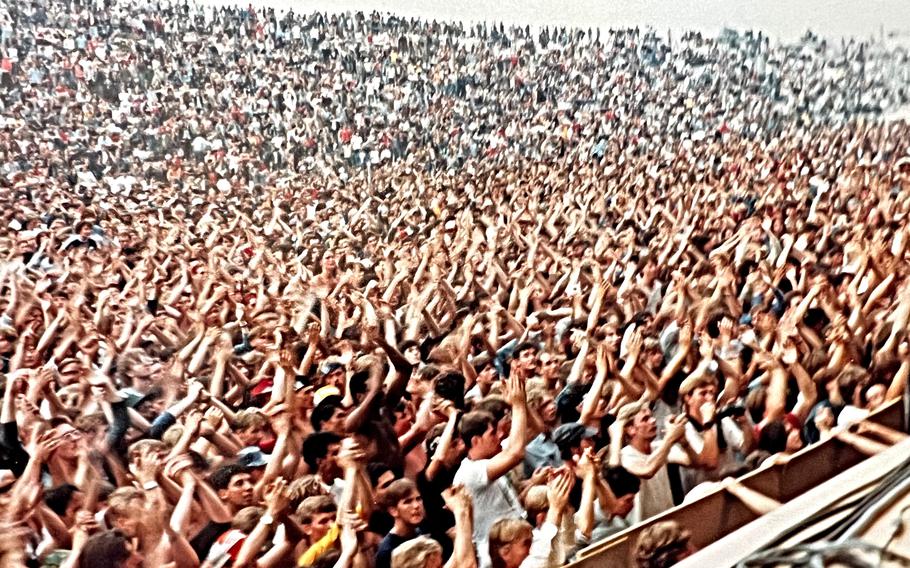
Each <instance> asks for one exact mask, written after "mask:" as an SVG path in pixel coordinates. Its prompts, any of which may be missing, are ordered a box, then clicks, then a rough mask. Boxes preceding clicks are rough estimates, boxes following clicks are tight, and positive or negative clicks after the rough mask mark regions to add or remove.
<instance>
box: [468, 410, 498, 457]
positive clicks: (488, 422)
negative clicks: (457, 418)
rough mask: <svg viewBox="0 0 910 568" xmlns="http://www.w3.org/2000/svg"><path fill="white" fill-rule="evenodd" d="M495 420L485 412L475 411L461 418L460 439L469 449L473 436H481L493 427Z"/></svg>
mask: <svg viewBox="0 0 910 568" xmlns="http://www.w3.org/2000/svg"><path fill="white" fill-rule="evenodd" d="M495 424H496V419H495V418H494V417H493V415H492V414H490V413H489V412H487V411H484V410H475V411H473V412H468V413H467V414H465V415H464V416H462V417H461V439H462V440H463V441H464V444H465V446H467V447H468V449H470V448H471V439H472V438H474V436H483V435H484V434H485V433H486V432H487V430H489V429H490V428H492V427H494V426H495Z"/></svg>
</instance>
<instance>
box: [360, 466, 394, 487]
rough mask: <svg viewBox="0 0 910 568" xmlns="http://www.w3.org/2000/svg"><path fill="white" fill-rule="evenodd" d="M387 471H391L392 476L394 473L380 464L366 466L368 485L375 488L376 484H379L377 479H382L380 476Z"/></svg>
mask: <svg viewBox="0 0 910 568" xmlns="http://www.w3.org/2000/svg"><path fill="white" fill-rule="evenodd" d="M387 471H391V472H392V475H395V472H394V471H392V468H390V467H389V466H388V465H386V464H384V463H382V462H372V463H369V464H367V475H368V476H369V478H370V485H372V486H373V487H374V488H375V487H376V484H377V483H379V478H380V477H382V475H383V474H384V473H385V472H387ZM395 477H398V475H395Z"/></svg>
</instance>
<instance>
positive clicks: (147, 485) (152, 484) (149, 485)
mask: <svg viewBox="0 0 910 568" xmlns="http://www.w3.org/2000/svg"><path fill="white" fill-rule="evenodd" d="M142 488H143V489H145V490H146V491H151V490H152V489H158V482H157V481H146V482H145V483H143V484H142Z"/></svg>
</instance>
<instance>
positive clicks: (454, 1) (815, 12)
mask: <svg viewBox="0 0 910 568" xmlns="http://www.w3.org/2000/svg"><path fill="white" fill-rule="evenodd" d="M197 1H198V2H200V3H204V4H225V3H227V4H233V3H235V2H231V1H225V0H197ZM246 2H247V0H237V2H236V3H243V4H246ZM252 3H253V4H254V5H264V4H268V5H272V6H275V7H276V8H288V7H293V8H294V9H295V10H296V11H300V12H308V11H313V10H323V11H335V12H337V11H344V10H364V11H370V10H374V9H375V10H380V11H391V12H395V13H398V14H402V15H405V16H422V17H430V18H438V19H446V20H463V21H482V20H487V21H491V20H492V21H504V22H507V23H510V22H515V23H520V24H531V25H537V24H551V25H552V24H555V25H571V26H582V27H588V26H597V25H599V26H601V27H603V28H609V27H626V26H635V25H641V26H646V25H651V26H653V27H654V28H656V29H657V30H659V31H664V30H666V29H674V30H680V29H698V30H703V31H707V32H709V33H716V32H717V31H719V30H720V29H721V28H722V27H724V26H729V27H734V28H738V29H744V28H752V29H759V30H764V31H766V32H768V33H769V35H771V36H772V37H776V38H781V39H784V40H791V39H795V38H797V37H799V36H800V35H802V33H803V32H805V30H806V29H807V28H811V29H812V30H813V31H815V32H816V33H820V34H821V35H824V36H828V37H841V36H844V35H853V36H863V37H868V36H870V35H871V34H875V35H876V37H877V36H878V33H879V29H880V26H882V25H884V28H885V31H886V32H888V31H890V30H899V31H901V32H903V34H904V43H910V0H483V1H478V0H395V1H393V0H252Z"/></svg>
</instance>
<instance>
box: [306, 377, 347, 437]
mask: <svg viewBox="0 0 910 568" xmlns="http://www.w3.org/2000/svg"><path fill="white" fill-rule="evenodd" d="M346 416H347V411H346V410H345V408H344V405H343V404H342V397H341V391H340V390H338V387H336V386H334V385H327V386H324V387H322V388H320V389H318V390H317V391H316V392H314V393H313V410H312V412H311V413H310V423H311V424H312V425H313V429H314V430H315V431H316V432H334V433H335V434H338V435H344V433H345V429H344V420H345V417H346Z"/></svg>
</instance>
